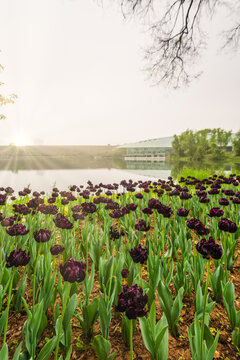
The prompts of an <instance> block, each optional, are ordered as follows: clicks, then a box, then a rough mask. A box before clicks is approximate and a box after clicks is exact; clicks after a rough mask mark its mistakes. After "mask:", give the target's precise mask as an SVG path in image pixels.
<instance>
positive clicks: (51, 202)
mask: <svg viewBox="0 0 240 360" xmlns="http://www.w3.org/2000/svg"><path fill="white" fill-rule="evenodd" d="M55 202H56V198H53V197H51V198H49V199H48V203H49V204H54V203H55Z"/></svg>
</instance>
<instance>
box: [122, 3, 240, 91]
mask: <svg viewBox="0 0 240 360" xmlns="http://www.w3.org/2000/svg"><path fill="white" fill-rule="evenodd" d="M120 1H121V8H122V12H123V14H124V16H129V15H136V16H139V17H140V19H142V20H145V18H146V15H148V16H150V25H149V31H150V34H151V39H152V43H151V44H150V46H149V47H148V48H147V49H146V54H145V60H146V67H145V70H147V72H148V75H149V78H150V79H151V81H152V82H153V84H155V85H158V84H159V83H162V82H164V83H165V84H167V85H170V86H172V87H175V88H177V87H179V85H180V84H188V83H189V82H190V81H191V79H193V78H196V77H198V76H199V75H200V72H198V73H196V72H194V70H193V65H194V64H195V63H196V61H197V60H198V59H199V57H200V55H201V53H202V51H203V49H204V48H205V47H206V36H205V33H204V32H203V30H202V28H203V25H202V24H201V20H203V18H204V20H205V19H206V18H207V16H208V18H209V20H211V19H212V17H213V16H214V15H215V13H216V12H217V8H220V6H223V5H224V6H225V9H229V10H230V12H231V11H232V13H233V15H234V16H237V20H238V21H236V22H235V24H234V26H233V27H232V28H230V29H229V30H227V31H225V32H224V33H223V36H224V39H225V40H224V41H225V43H224V47H230V46H231V47H233V48H235V49H239V45H240V21H239V18H240V1H239V0H169V1H166V0H165V1H164V0H162V2H160V1H159V0H120ZM153 14H154V16H152V17H151V15H153ZM155 18H157V21H155V20H154V19H155Z"/></svg>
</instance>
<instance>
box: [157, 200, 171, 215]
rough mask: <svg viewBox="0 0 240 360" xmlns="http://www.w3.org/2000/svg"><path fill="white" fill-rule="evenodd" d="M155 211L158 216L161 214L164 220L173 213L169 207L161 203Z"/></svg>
mask: <svg viewBox="0 0 240 360" xmlns="http://www.w3.org/2000/svg"><path fill="white" fill-rule="evenodd" d="M157 211H158V213H159V214H162V215H163V216H164V217H166V218H170V217H171V215H172V214H173V211H172V209H171V208H170V206H166V205H164V204H162V203H160V205H159V206H158V208H157Z"/></svg>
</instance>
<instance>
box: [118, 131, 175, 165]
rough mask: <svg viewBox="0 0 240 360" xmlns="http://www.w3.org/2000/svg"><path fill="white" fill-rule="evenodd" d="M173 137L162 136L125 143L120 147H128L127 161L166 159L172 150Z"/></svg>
mask: <svg viewBox="0 0 240 360" xmlns="http://www.w3.org/2000/svg"><path fill="white" fill-rule="evenodd" d="M172 141H173V137H172V136H170V137H162V138H157V139H150V140H144V141H138V142H136V143H130V144H124V145H120V146H118V148H121V149H126V154H125V160H127V161H165V160H166V158H167V155H168V154H169V153H170V152H171V151H172Z"/></svg>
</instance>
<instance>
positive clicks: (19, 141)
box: [13, 133, 27, 146]
mask: <svg viewBox="0 0 240 360" xmlns="http://www.w3.org/2000/svg"><path fill="white" fill-rule="evenodd" d="M13 143H14V144H15V145H16V146H24V145H26V144H27V138H26V136H25V135H24V134H22V133H18V134H17V135H16V136H15V138H14V139H13Z"/></svg>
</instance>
